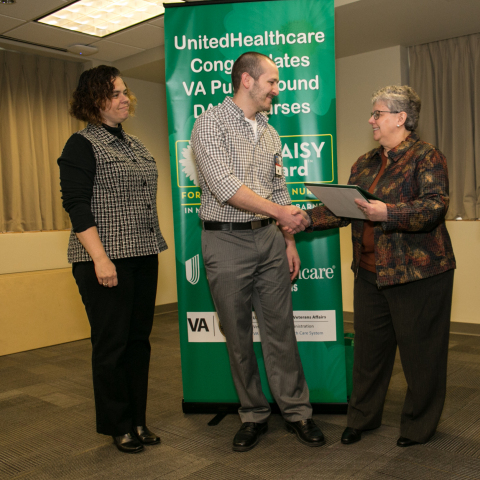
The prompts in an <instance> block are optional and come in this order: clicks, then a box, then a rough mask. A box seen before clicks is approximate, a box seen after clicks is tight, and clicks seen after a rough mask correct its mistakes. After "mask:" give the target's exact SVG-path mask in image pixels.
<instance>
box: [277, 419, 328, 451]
mask: <svg viewBox="0 0 480 480" xmlns="http://www.w3.org/2000/svg"><path fill="white" fill-rule="evenodd" d="M285 426H286V427H287V430H288V431H289V432H290V433H296V434H297V438H298V439H299V440H300V442H302V443H303V444H304V445H308V446H309V447H320V446H321V445H325V437H324V436H323V433H322V431H321V430H320V429H319V428H318V427H317V426H316V425H315V422H314V421H313V420H312V419H311V418H309V419H307V420H299V421H298V422H288V421H287V420H285Z"/></svg>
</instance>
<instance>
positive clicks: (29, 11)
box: [0, 0, 68, 20]
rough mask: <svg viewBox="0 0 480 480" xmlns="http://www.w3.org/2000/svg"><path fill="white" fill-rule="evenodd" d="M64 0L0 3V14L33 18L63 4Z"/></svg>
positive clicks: (23, 0)
mask: <svg viewBox="0 0 480 480" xmlns="http://www.w3.org/2000/svg"><path fill="white" fill-rule="evenodd" d="M65 3H68V2H66V1H64V0H35V1H31V0H26V1H25V0H18V2H17V3H12V4H10V5H0V14H1V15H8V16H9V17H13V18H19V19H21V20H33V19H35V18H38V17H41V16H43V15H44V14H46V13H49V12H51V11H52V10H56V9H57V8H61V7H64V6H65Z"/></svg>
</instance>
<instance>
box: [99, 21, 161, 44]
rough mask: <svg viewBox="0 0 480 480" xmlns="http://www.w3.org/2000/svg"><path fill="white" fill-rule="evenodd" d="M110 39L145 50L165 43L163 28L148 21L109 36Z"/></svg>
mask: <svg viewBox="0 0 480 480" xmlns="http://www.w3.org/2000/svg"><path fill="white" fill-rule="evenodd" d="M108 40H109V41H112V42H115V43H121V44H123V45H131V46H132V47H137V48H143V49H145V50H148V49H149V48H153V47H158V46H160V45H163V44H164V43H165V42H164V33H163V28H160V27H155V26H153V25H148V24H147V23H142V24H141V25H138V26H136V27H131V28H129V29H127V30H124V31H123V32H119V33H114V34H113V35H110V36H109V37H108Z"/></svg>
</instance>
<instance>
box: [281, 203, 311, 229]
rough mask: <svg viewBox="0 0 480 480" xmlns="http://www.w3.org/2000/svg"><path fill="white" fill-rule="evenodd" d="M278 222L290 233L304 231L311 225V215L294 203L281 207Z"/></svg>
mask: <svg viewBox="0 0 480 480" xmlns="http://www.w3.org/2000/svg"><path fill="white" fill-rule="evenodd" d="M277 224H278V225H280V226H281V227H282V229H283V230H284V231H286V232H287V233H290V234H292V235H293V234H295V233H298V232H303V230H305V229H306V228H307V227H308V226H309V225H310V217H309V216H308V215H307V213H306V212H305V211H303V210H301V209H300V208H298V207H295V206H294V205H286V206H283V207H281V210H280V215H278V217H277Z"/></svg>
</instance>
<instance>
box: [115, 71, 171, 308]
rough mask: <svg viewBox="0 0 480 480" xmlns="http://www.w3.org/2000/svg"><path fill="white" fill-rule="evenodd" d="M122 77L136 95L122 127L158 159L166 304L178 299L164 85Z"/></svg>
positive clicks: (162, 300)
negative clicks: (133, 111)
mask: <svg viewBox="0 0 480 480" xmlns="http://www.w3.org/2000/svg"><path fill="white" fill-rule="evenodd" d="M125 81H126V83H127V85H128V87H129V88H130V89H131V90H132V91H133V93H134V94H135V96H136V97H137V99H138V105H137V110H136V114H135V117H133V118H130V119H129V120H127V121H126V122H125V124H124V128H125V131H126V132H128V133H130V134H132V135H135V136H137V137H138V138H139V139H140V140H141V141H142V142H143V143H144V144H145V146H146V147H147V148H148V149H149V150H150V152H151V154H152V155H153V156H154V158H155V160H156V162H157V168H158V192H157V209H158V219H159V221H160V229H161V231H162V234H163V236H164V237H165V240H166V242H167V245H168V250H166V251H164V252H162V253H161V254H160V255H159V256H158V261H159V276H158V288H157V301H156V304H157V305H165V304H168V303H174V302H176V301H177V282H176V278H177V277H176V273H175V243H174V235H173V206H172V185H171V182H170V158H169V154H168V125H167V104H166V96H165V85H161V84H159V83H153V82H145V81H143V80H137V79H134V78H128V77H126V78H125Z"/></svg>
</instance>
